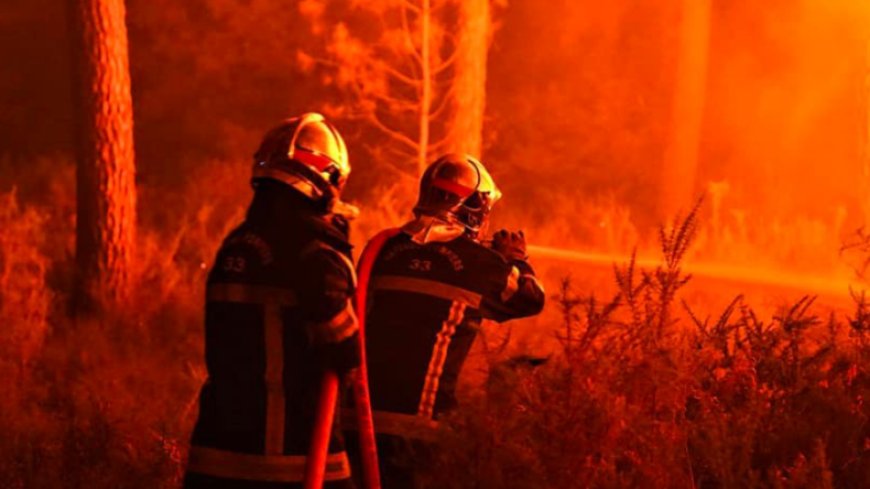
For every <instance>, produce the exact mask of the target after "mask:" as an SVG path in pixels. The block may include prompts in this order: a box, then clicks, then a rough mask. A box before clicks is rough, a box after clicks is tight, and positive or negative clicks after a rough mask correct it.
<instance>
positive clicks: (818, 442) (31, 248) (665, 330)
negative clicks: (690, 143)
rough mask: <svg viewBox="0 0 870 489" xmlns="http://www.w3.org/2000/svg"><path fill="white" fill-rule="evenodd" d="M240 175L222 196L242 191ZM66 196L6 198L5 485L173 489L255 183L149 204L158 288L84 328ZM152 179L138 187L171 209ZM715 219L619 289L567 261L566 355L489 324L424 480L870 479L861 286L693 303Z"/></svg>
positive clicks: (150, 280) (676, 237) (558, 276)
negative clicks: (691, 268) (227, 268)
mask: <svg viewBox="0 0 870 489" xmlns="http://www.w3.org/2000/svg"><path fill="white" fill-rule="evenodd" d="M38 166H39V165H37V167H31V170H32V173H33V174H34V175H36V174H39V173H40V171H39V170H38ZM219 166H220V165H217V164H216V165H215V167H219ZM52 171H56V170H52ZM215 173H216V176H215V177H214V178H222V177H220V172H215ZM64 175H65V177H64V178H69V177H70V176H71V174H69V173H64V172H61V176H62V177H63V176H64ZM232 178H233V177H231V176H227V182H225V183H226V185H223V186H221V185H215V186H214V187H213V188H214V189H219V188H233V185H232V184H230V183H229V182H231V181H232ZM51 181H53V180H52V179H51V178H45V182H51ZM34 188H35V187H34ZM63 189H64V187H63V186H54V185H51V184H48V185H47V186H46V187H45V188H39V189H38V191H34V190H33V189H32V188H31V189H30V190H29V191H28V192H25V191H23V190H22V191H21V192H20V193H19V194H16V193H3V194H2V195H0V204H2V205H0V209H2V212H0V227H2V228H3V229H4V232H3V233H2V235H0V323H2V324H4V325H5V326H4V328H3V330H2V333H0V379H2V380H0V382H2V384H0V388H2V391H3V395H2V397H0V487H3V488H6V487H10V488H25V487H27V488H31V487H88V488H100V487H143V488H144V487H149V488H153V487H176V486H177V484H178V482H179V477H180V474H181V470H182V468H183V464H184V459H185V454H186V443H187V440H188V436H189V430H190V428H191V425H192V422H193V420H194V417H195V414H196V395H197V391H198V388H199V385H200V383H201V382H202V380H203V378H204V375H205V372H204V366H203V359H202V353H203V350H202V325H201V307H202V304H201V302H202V288H203V283H204V279H205V269H206V268H207V266H208V265H209V262H210V260H211V256H212V254H213V252H214V250H215V249H216V247H217V246H218V244H219V241H220V239H221V237H222V236H223V235H224V234H225V232H226V231H227V230H228V229H229V227H230V226H232V225H233V224H234V223H235V221H236V220H237V219H238V218H239V217H240V215H241V214H240V213H241V211H242V205H243V204H244V200H245V196H244V195H241V194H232V195H229V196H228V195H226V194H224V193H218V190H213V191H209V190H207V189H206V190H202V189H200V190H198V191H190V192H188V191H185V192H177V193H173V194H168V193H166V192H164V193H160V194H159V196H160V197H161V199H162V201H163V202H165V203H166V205H164V206H160V208H156V209H151V210H147V211H143V215H141V216H140V220H141V222H142V223H143V226H142V229H141V230H140V246H139V252H138V253H139V259H138V261H137V263H138V265H137V269H136V270H135V271H134V272H135V275H136V276H137V277H138V281H139V284H140V286H139V287H138V288H137V291H136V293H135V294H134V296H133V297H132V298H131V299H130V303H129V305H128V307H126V308H124V310H121V311H116V312H115V313H112V314H111V315H107V316H106V317H102V318H97V319H94V320H91V321H78V322H75V321H73V320H72V319H71V318H70V317H69V314H68V307H67V303H68V299H69V297H68V291H69V284H70V283H71V279H70V270H71V265H72V260H71V253H72V235H73V234H72V233H73V229H74V226H73V219H72V200H71V194H70V193H69V192H68V190H63ZM25 190H27V189H25ZM142 192H143V193H142V197H143V199H142V201H151V202H154V201H157V199H156V198H154V195H150V194H149V190H148V189H147V188H146V189H143V190H142ZM209 192H212V193H209ZM155 194H156V192H155ZM22 200H23V201H26V202H27V205H24V204H21V203H20V202H21V201H22ZM203 202H213V203H214V204H213V205H209V206H204V205H202V203H203ZM173 208H186V209H194V211H193V212H190V213H187V214H179V213H172V212H169V210H171V209H173ZM402 208H407V198H406V196H405V195H404V194H403V193H401V192H399V191H397V190H393V191H385V192H382V193H381V199H380V201H379V203H378V204H377V205H370V206H368V209H369V210H372V209H377V211H373V212H370V217H369V218H367V220H366V221H364V222H362V223H360V225H359V228H358V230H359V232H358V236H363V235H371V234H373V232H374V231H375V230H376V229H377V228H380V227H383V226H386V225H392V224H395V223H396V222H397V221H398V220H400V219H401V217H402V216H401V213H400V212H398V211H397V210H396V209H402ZM226 216H233V218H232V219H227V218H226ZM616 217H618V216H616ZM708 227H709V226H699V225H698V215H697V213H692V214H691V215H690V216H689V217H688V218H687V219H685V220H683V221H680V222H679V223H677V225H676V226H674V227H673V228H669V229H668V230H667V231H666V232H664V233H662V234H661V235H660V241H661V245H662V246H661V248H662V251H663V252H664V255H663V257H662V258H663V259H662V260H661V265H660V266H658V267H654V268H645V267H640V266H638V265H637V264H636V263H634V262H628V263H627V264H624V265H620V266H617V267H616V268H615V269H614V272H615V274H614V276H613V277H611V278H610V279H609V281H610V282H611V284H612V285H611V287H612V289H613V293H612V294H610V293H608V294H607V295H606V296H601V294H600V293H599V295H597V296H589V295H582V294H580V293H578V292H577V291H578V290H587V289H588V288H589V287H587V285H588V284H586V283H584V279H581V278H575V279H573V280H571V279H564V276H565V274H566V273H564V272H567V270H566V269H565V268H564V267H560V268H556V267H553V270H551V271H550V272H548V273H547V274H546V277H547V280H548V284H547V285H548V286H549V288H550V290H551V293H552V297H551V300H550V303H549V306H548V309H549V310H548V312H547V315H545V316H544V317H542V318H541V319H539V320H538V321H537V322H536V323H535V330H536V333H535V334H536V335H537V337H539V338H542V339H543V340H545V341H548V342H550V343H551V344H553V345H557V348H551V349H550V350H549V351H548V353H547V354H546V355H536V354H534V353H530V352H532V349H528V348H524V345H523V342H522V341H517V339H516V337H514V338H508V337H506V336H504V331H508V330H505V329H500V330H487V331H485V333H486V335H487V338H486V340H487V341H485V342H483V343H485V346H488V348H483V350H484V351H483V355H482V357H483V358H484V359H485V361H486V363H487V368H486V369H485V372H486V374H485V375H481V376H480V378H479V379H478V380H477V381H474V382H469V383H468V385H467V387H466V388H465V394H464V396H463V397H464V406H463V410H462V411H460V412H459V413H457V414H456V415H455V416H454V417H453V418H452V419H449V420H446V421H445V424H446V425H447V426H449V427H450V429H449V430H445V431H444V433H443V436H442V437H441V439H440V440H439V445H440V446H441V447H442V448H443V450H441V451H439V453H440V455H439V456H437V457H436V458H435V459H434V460H428V461H426V463H425V464H421V465H422V466H420V467H419V470H420V473H421V478H422V480H423V482H424V483H426V484H427V485H428V487H433V488H451V487H476V488H551V487H566V488H570V487H601V488H611V487H699V488H701V487H703V488H732V487H735V488H736V487H741V488H742V487H783V488H785V487H789V488H791V487H795V488H796V487H808V488H809V487H812V488H816V487H818V488H823V487H861V486H862V485H864V484H865V482H866V481H867V480H870V425H868V423H867V421H868V416H870V408H868V406H867V405H866V404H865V400H866V399H867V398H868V396H870V377H868V375H870V307H868V304H867V302H865V301H864V299H863V296H861V295H860V294H858V295H856V297H855V301H854V305H853V311H852V312H851V313H850V314H845V315H844V314H841V313H832V314H830V315H829V314H827V310H825V309H821V308H819V307H818V306H817V305H816V304H814V303H813V300H812V298H804V299H801V300H799V301H797V302H795V303H793V304H791V305H789V306H786V307H781V308H780V309H779V310H778V312H777V313H776V314H773V315H772V318H769V319H768V318H767V317H761V316H762V314H761V313H756V312H754V311H753V309H752V308H751V307H750V305H749V302H748V301H747V300H746V299H743V298H740V297H738V298H736V299H734V300H733V301H730V302H728V301H726V304H727V307H725V308H724V311H722V312H720V313H716V314H713V313H712V312H711V311H708V310H706V309H707V308H708V307H706V306H705V304H700V305H699V304H697V303H696V302H695V301H689V302H691V303H692V305H691V306H689V305H688V302H684V301H683V299H684V298H686V297H690V296H691V291H692V289H693V287H697V285H696V282H693V281H689V277H688V276H687V275H686V273H685V272H684V270H683V267H682V265H683V261H682V260H683V259H684V258H685V256H686V254H687V253H689V251H690V246H689V245H690V244H691V243H692V240H693V238H695V237H696V236H698V235H699V233H700V234H701V235H702V236H704V235H705V234H704V233H709V232H710V231H708V230H706V229H707V228H708ZM532 235H533V236H534V234H532ZM614 236H617V237H616V238H614V239H617V240H627V239H628V237H629V236H633V235H632V232H629V231H624V232H620V233H617V234H615V235H614ZM635 236H636V235H635ZM574 276H575V277H578V276H582V274H579V275H578V274H575V275H574ZM614 277H615V280H613V278H614ZM711 293H712V292H711ZM819 311H825V313H821V312H819ZM708 316H709V317H708ZM520 327H521V326H518V327H517V329H519V328H520ZM474 368H476V367H474ZM388 489H389V488H388Z"/></svg>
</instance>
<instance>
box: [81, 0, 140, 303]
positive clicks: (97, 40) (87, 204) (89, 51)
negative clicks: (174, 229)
mask: <svg viewBox="0 0 870 489" xmlns="http://www.w3.org/2000/svg"><path fill="white" fill-rule="evenodd" d="M71 7H72V8H71V14H72V24H73V25H74V29H73V32H75V37H76V43H75V44H74V46H75V48H76V53H75V54H76V69H77V83H76V87H77V104H78V105H77V108H78V120H77V124H76V126H77V130H78V134H77V136H78V155H77V156H78V158H77V172H76V185H77V202H76V203H77V214H76V215H77V223H76V261H77V265H78V270H77V271H78V277H77V278H78V283H77V286H78V287H77V295H78V299H79V300H78V304H79V306H86V307H93V306H107V305H116V304H117V303H118V302H119V301H120V300H121V299H123V297H124V296H125V295H126V294H127V292H128V291H129V288H130V267H129V265H130V262H131V260H132V253H133V246H134V237H135V226H136V187H135V173H136V169H135V161H134V151H133V104H132V100H131V94H130V70H129V61H128V55H127V28H126V25H125V6H124V1H123V0H73V1H72V2H71Z"/></svg>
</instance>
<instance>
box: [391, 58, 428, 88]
mask: <svg viewBox="0 0 870 489" xmlns="http://www.w3.org/2000/svg"><path fill="white" fill-rule="evenodd" d="M381 68H382V69H383V70H384V71H385V72H386V73H387V74H388V75H390V76H392V77H393V78H395V79H396V80H397V81H400V82H402V83H404V84H406V85H410V86H412V87H416V86H419V85H420V83H422V82H421V81H420V80H419V79H416V78H414V77H411V76H409V75H406V74H405V73H402V72H401V71H399V70H397V69H396V68H393V67H392V66H390V65H388V64H387V63H383V64H382V65H381Z"/></svg>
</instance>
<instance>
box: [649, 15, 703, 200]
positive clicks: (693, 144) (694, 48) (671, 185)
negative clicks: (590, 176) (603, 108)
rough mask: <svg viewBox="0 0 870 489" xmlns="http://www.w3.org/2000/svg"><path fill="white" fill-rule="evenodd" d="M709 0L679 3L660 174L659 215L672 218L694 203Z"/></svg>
mask: <svg viewBox="0 0 870 489" xmlns="http://www.w3.org/2000/svg"><path fill="white" fill-rule="evenodd" d="M711 3H712V2H711V0H682V4H681V5H682V7H681V19H680V36H679V38H680V40H679V42H680V46H679V54H678V59H677V82H676V87H675V90H674V101H673V109H672V110H673V112H672V114H671V129H670V137H669V139H668V142H667V146H666V147H665V153H664V169H663V172H662V188H661V212H662V214H663V216H664V217H672V216H673V214H674V213H676V212H677V211H679V210H680V209H683V210H687V209H689V208H690V207H691V206H692V204H693V203H694V197H695V196H694V195H693V193H694V192H695V177H696V171H697V165H698V151H699V147H700V139H701V123H702V120H703V115H704V103H705V98H706V91H707V90H706V88H707V56H708V50H709V43H710V16H711V13H710V11H711Z"/></svg>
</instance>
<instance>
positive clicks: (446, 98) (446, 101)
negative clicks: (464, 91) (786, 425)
mask: <svg viewBox="0 0 870 489" xmlns="http://www.w3.org/2000/svg"><path fill="white" fill-rule="evenodd" d="M454 91H455V85H453V84H451V85H450V88H448V89H447V92H446V93H444V95H442V96H441V101H440V102H439V103H438V106H437V107H436V108H435V109H434V110H432V111H430V112H429V119H437V118H438V117H439V116H440V115H441V113H442V112H444V109H446V108H447V106H449V105H450V101H451V100H453V92H454Z"/></svg>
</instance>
